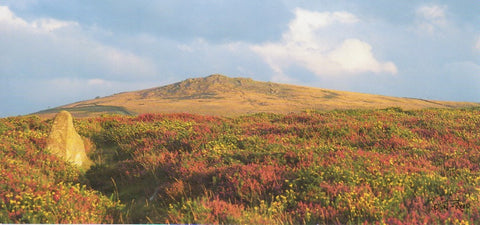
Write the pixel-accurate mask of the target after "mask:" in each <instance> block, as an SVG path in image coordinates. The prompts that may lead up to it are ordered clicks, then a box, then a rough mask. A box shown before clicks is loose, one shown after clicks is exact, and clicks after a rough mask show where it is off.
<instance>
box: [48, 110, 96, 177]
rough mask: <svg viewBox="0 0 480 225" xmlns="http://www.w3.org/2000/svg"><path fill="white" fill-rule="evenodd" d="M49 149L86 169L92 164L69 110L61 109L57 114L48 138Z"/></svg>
mask: <svg viewBox="0 0 480 225" xmlns="http://www.w3.org/2000/svg"><path fill="white" fill-rule="evenodd" d="M47 150H48V151H50V152H51V153H53V154H55V155H57V156H59V157H61V158H63V159H65V160H66V161H68V162H71V163H72V164H74V165H76V166H78V167H81V168H84V169H88V168H89V167H90V165H91V164H92V162H91V161H90V159H89V158H88V157H87V154H86V153H85V145H84V143H83V140H82V138H81V137H80V135H79V134H78V133H77V132H76V131H75V127H74V126H73V119H72V115H71V114H70V113H69V112H67V111H61V112H59V113H58V114H57V115H56V116H55V119H54V121H53V125H52V130H51V131H50V135H49V136H48V139H47Z"/></svg>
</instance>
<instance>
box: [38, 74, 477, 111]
mask: <svg viewBox="0 0 480 225" xmlns="http://www.w3.org/2000/svg"><path fill="white" fill-rule="evenodd" d="M470 106H480V104H479V103H469V102H448V101H434V100H424V99H414V98H400V97H388V96H382V95H373V94H363V93H355V92H347V91H337V90H329V89H323V88H313V87H305V86H297V85H289V84H279V83H272V82H261V81H255V80H252V79H249V78H230V77H227V76H224V75H219V74H214V75H210V76H208V77H203V78H192V79H187V80H184V81H181V82H178V83H174V84H170V85H166V86H162V87H156V88H151V89H146V90H140V91H133V92H124V93H119V94H115V95H112V96H107V97H103V98H96V99H92V100H87V101H81V102H76V103H73V104H68V105H65V106H60V107H57V108H53V109H49V110H44V111H40V112H37V113H36V114H41V115H44V116H51V115H53V114H54V113H57V112H59V111H61V110H67V111H70V112H71V113H72V114H73V115H74V116H76V117H86V116H94V115H99V114H103V113H115V114H125V115H136V114H141V113H176V112H187V113H197V114H204V115H240V114H246V113H257V112H273V113H289V112H299V111H302V110H307V109H314V110H333V109H381V108H388V107H400V108H403V109H422V108H457V107H470Z"/></svg>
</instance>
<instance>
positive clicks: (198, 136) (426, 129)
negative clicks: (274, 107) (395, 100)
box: [0, 107, 480, 224]
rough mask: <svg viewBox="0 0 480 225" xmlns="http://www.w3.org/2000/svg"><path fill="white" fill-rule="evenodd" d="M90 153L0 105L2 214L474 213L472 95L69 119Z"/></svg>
mask: <svg viewBox="0 0 480 225" xmlns="http://www.w3.org/2000/svg"><path fill="white" fill-rule="evenodd" d="M74 124H75V127H76V129H77V132H78V133H79V134H80V135H81V136H82V137H83V139H84V141H85V144H86V146H87V153H88V155H89V157H90V158H91V159H92V161H94V163H95V165H94V166H92V167H91V168H90V169H89V170H86V171H85V170H83V171H82V170H81V169H78V168H76V167H74V166H72V165H71V164H69V163H67V162H65V161H64V160H62V159H59V158H57V157H56V156H55V155H52V154H51V153H49V152H47V151H46V150H45V145H46V138H47V136H48V133H49V130H50V127H51V125H52V120H51V119H44V118H40V117H38V116H36V115H32V116H20V117H8V118H1V119H0V163H1V165H2V166H1V168H0V190H1V191H0V222H2V223H112V222H113V223H208V224H217V223H218V224H222V223H226V224H243V223H247V224H304V223H305V224H336V223H341V224H348V223H351V224H358V223H363V222H369V223H377V222H379V223H390V224H415V223H427V224H437V223H454V224H459V223H464V224H466V223H476V222H477V221H480V211H479V209H480V201H479V200H480V199H479V198H480V193H479V190H480V189H479V188H480V168H479V166H480V132H479V131H478V127H479V126H480V108H478V107H477V108H475V107H473V108H472V107H470V108H454V109H451V108H449V109H415V110H414V109H411V110H405V109H402V108H398V107H393V108H386V109H348V110H345V109H342V110H326V111H316V110H304V111H302V112H296V113H286V114H282V113H253V114H245V115H239V116H212V115H200V114H189V113H148V114H140V115H135V116H132V115H107V114H105V115H102V116H94V117H89V118H76V119H75V120H74Z"/></svg>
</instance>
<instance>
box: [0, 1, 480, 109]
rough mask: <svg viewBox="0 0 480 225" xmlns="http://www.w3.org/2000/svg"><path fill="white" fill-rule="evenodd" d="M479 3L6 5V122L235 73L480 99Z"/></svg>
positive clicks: (1, 57) (2, 23)
mask: <svg viewBox="0 0 480 225" xmlns="http://www.w3.org/2000/svg"><path fill="white" fill-rule="evenodd" d="M478 12H480V3H479V2H478V1H476V0H456V1H440V0H439V1H433V0H432V1H420V0H417V1H397V0H363V1H355V0H349V1H347V0H336V1H330V0H316V1H311V0H295V1H291V0H263V1H245V0H228V1H227V0H188V1H184V0H162V1H154V0H152V1H149V0H138V1H133V0H131V1H126V0H115V1H114V0H103V1H98V0H81V1H80V0H69V1H62V0H15V1H7V0H0V117H7V116H16V115H25V114H29V113H33V112H36V111H39V110H43V109H47V108H51V107H57V106H61V105H64V104H68V103H73V102H77V101H82V100H87V99H92V98H95V97H97V96H100V97H103V96H108V95H112V94H115V93H119V92H124V91H134V90H141V89H146V88H152V87H157V86H163V85H167V84H170V83H174V82H178V81H181V80H184V79H187V78H193V77H205V76H208V75H210V74H224V75H227V76H230V77H248V78H252V79H254V80H259V81H272V82H279V83H288V84H296V85H306V86H311V87H319V88H328V89H335V90H345V91H354V92H362V93H372V94H381V95H388V96H396V97H412V98H422V99H434V100H450V101H470V102H480V13H478Z"/></svg>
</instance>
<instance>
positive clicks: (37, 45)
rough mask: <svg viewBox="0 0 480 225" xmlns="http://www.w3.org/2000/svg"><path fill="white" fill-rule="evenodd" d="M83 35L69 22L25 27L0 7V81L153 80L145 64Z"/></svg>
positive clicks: (24, 22) (152, 71) (43, 22)
mask: <svg viewBox="0 0 480 225" xmlns="http://www.w3.org/2000/svg"><path fill="white" fill-rule="evenodd" d="M88 32H91V30H89V29H85V28H83V27H82V26H80V25H79V24H78V23H77V22H73V21H62V20H56V19H52V18H39V19H35V20H32V21H27V20H25V19H23V18H21V17H18V16H16V15H15V14H14V13H13V12H12V11H11V10H10V9H9V8H8V7H6V6H0V48H1V49H2V51H0V59H1V60H0V75H25V76H29V77H65V76H69V77H88V76H102V77H104V78H105V77H108V78H109V79H117V78H118V79H122V80H125V79H138V78H140V77H151V76H154V75H155V74H156V66H155V64H154V63H153V62H152V61H151V60H150V59H148V58H145V57H141V56H138V55H136V54H134V53H132V52H129V51H125V50H122V49H118V48H115V47H112V46H109V45H106V44H103V43H101V42H99V41H97V40H95V39H93V38H92V34H90V33H88ZM93 36H94V35H93ZM25 65H28V67H26V66H25Z"/></svg>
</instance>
